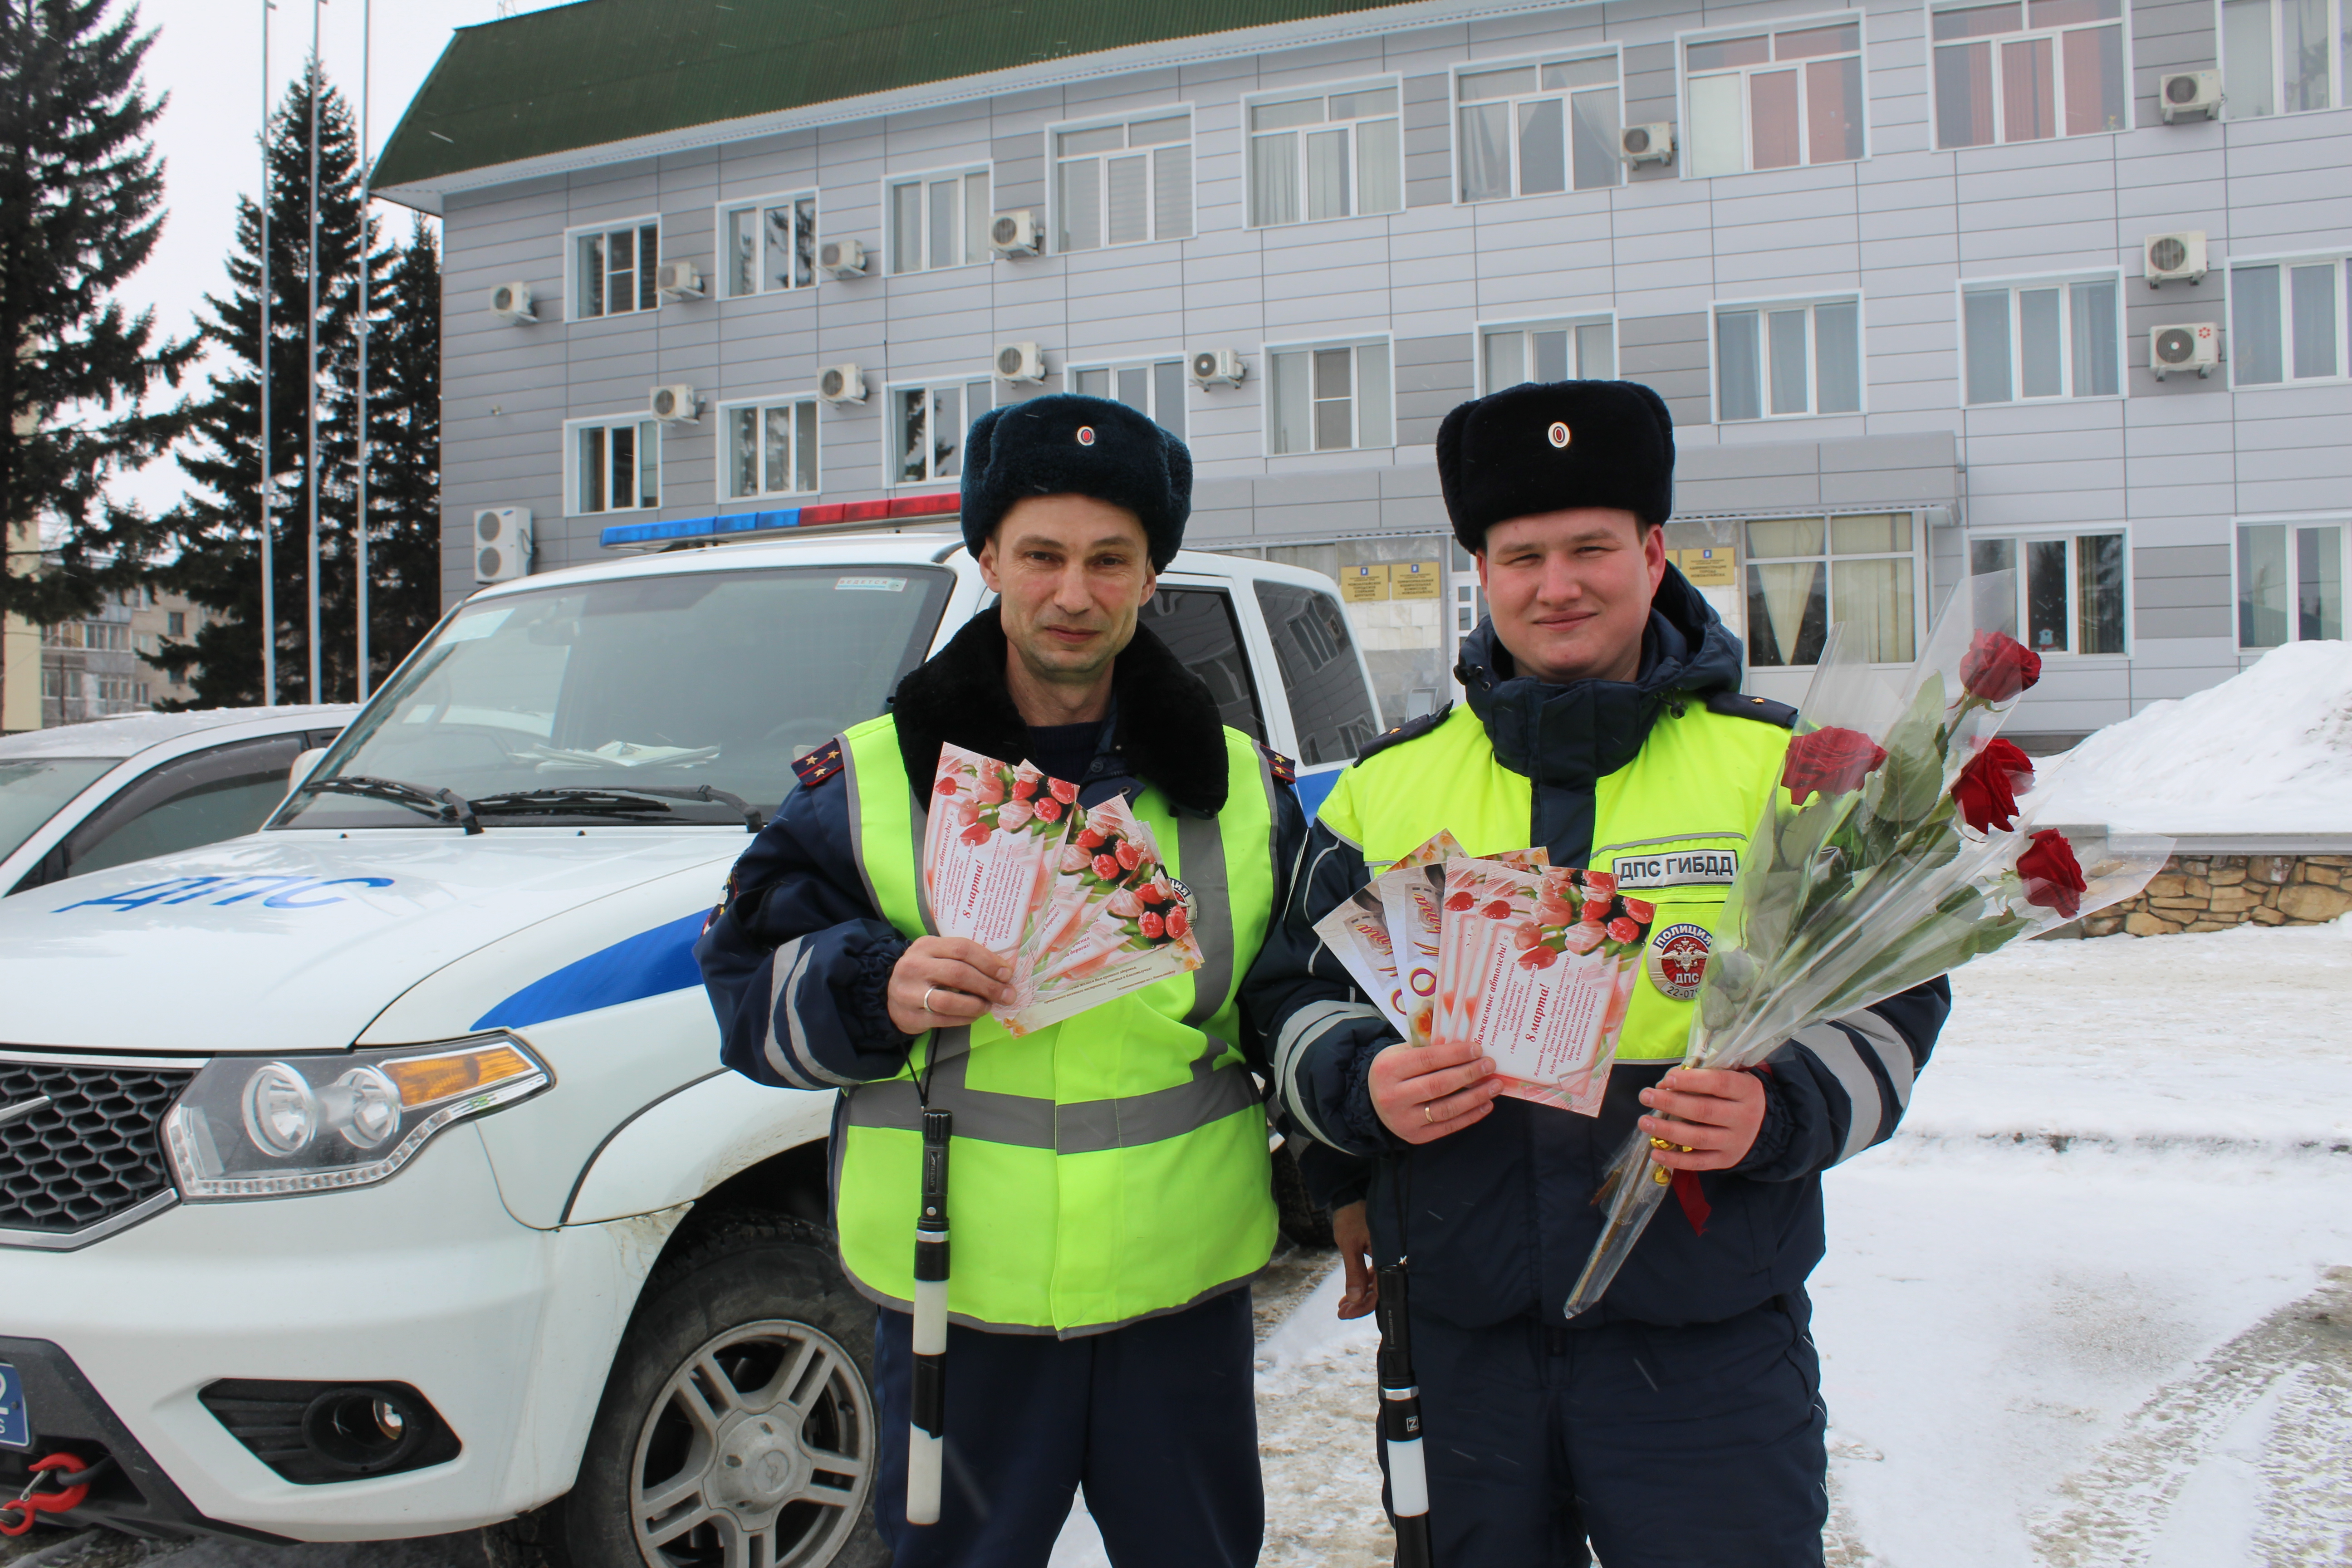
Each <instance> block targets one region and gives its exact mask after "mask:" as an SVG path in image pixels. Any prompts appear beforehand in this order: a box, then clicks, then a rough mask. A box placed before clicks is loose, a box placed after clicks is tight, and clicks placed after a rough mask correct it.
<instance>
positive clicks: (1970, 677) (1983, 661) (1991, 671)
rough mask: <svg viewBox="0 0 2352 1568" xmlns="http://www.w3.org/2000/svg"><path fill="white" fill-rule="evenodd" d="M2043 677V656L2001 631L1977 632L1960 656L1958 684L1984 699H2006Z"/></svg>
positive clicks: (1972, 694) (1988, 700)
mask: <svg viewBox="0 0 2352 1568" xmlns="http://www.w3.org/2000/svg"><path fill="white" fill-rule="evenodd" d="M2039 679H2042V656H2041V655H2040V654H2038V653H2036V652H2034V651H2033V650H2032V648H2030V647H2026V646H2025V645H2024V644H2023V643H2021V642H2020V641H2018V640H2017V639H2016V638H2015V637H2010V636H2007V635H2006V634H2004V633H2001V632H1979V633H1978V634H1977V635H1976V637H1974V638H1972V639H1971V640H1970V641H1969V651H1968V654H1967V656H1966V657H1965V658H1962V659H1961V660H1960V684H1961V685H1962V686H1965V687H1967V688H1968V690H1969V696H1971V697H1974V698H1978V699H1979V700H1983V701H1986V702H2006V701H2008V700H2010V699H2011V698H2012V697H2014V696H2016V695H2017V694H2018V693H2019V692H2021V691H2022V690H2024V689H2026V688H2027V687H2029V686H2031V685H2032V684H2033V683H2034V682H2035V681H2037V680H2039Z"/></svg>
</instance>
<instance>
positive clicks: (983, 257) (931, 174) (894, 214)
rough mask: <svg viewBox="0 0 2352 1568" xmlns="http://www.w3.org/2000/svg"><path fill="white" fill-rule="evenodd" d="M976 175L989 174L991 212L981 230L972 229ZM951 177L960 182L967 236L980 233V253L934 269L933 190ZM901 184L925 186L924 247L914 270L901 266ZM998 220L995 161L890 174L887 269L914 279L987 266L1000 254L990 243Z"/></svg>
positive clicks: (885, 209) (886, 179)
mask: <svg viewBox="0 0 2352 1568" xmlns="http://www.w3.org/2000/svg"><path fill="white" fill-rule="evenodd" d="M974 174H982V175H985V176H986V177H987V180H988V210H987V211H985V212H983V213H982V214H981V216H980V220H979V222H980V226H979V228H978V229H977V230H975V229H974V228H973V227H972V216H971V212H970V211H968V210H967V209H968V207H969V205H970V204H971V183H970V182H971V176H972V175H974ZM950 177H952V178H953V179H955V180H956V181H957V182H958V184H957V187H956V209H957V213H958V215H959V216H961V218H962V219H963V228H964V237H965V238H966V239H967V240H970V239H971V237H973V235H974V234H975V233H977V234H978V236H979V239H980V244H979V252H980V253H979V254H978V255H976V256H973V255H969V254H968V255H966V256H965V258H964V259H962V260H961V261H951V262H949V263H947V264H946V265H945V266H940V267H934V266H932V265H931V262H930V254H931V203H930V195H929V186H930V185H931V184H934V183H936V182H938V181H940V180H943V179H948V178H950ZM901 185H920V186H923V187H925V190H924V195H923V199H922V201H921V202H920V203H919V207H918V210H919V213H920V214H921V216H922V227H923V240H922V245H921V247H919V258H918V261H917V264H916V265H915V266H912V267H901V266H899V265H898V261H899V257H898V197H897V192H898V187H899V186H901ZM995 219H996V165H995V164H994V163H992V162H989V161H987V160H982V161H980V162H977V163H947V164H942V165H941V166H940V167H939V168H936V169H914V170H908V171H907V172H905V173H901V174H886V175H884V176H883V179H882V250H883V269H884V271H885V272H886V274H887V275H888V276H890V277H893V278H896V277H900V276H907V277H911V276H913V275H914V274H916V273H919V272H952V271H954V270H955V269H956V268H959V267H985V266H987V265H988V264H989V263H990V262H992V261H993V260H995V259H996V252H995V251H994V250H993V249H992V248H991V247H990V246H989V243H988V230H989V226H990V225H991V224H992V223H993V222H994V221H995Z"/></svg>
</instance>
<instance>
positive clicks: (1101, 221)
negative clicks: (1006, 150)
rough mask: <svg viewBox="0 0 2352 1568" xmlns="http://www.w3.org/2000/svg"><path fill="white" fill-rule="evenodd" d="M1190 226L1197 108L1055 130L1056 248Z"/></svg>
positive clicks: (1175, 233) (1134, 240)
mask: <svg viewBox="0 0 2352 1568" xmlns="http://www.w3.org/2000/svg"><path fill="white" fill-rule="evenodd" d="M1190 237H1192V112H1191V111H1190V110H1186V111H1185V112H1183V113H1181V114H1172V115H1171V114H1161V115H1155V116H1152V117H1150V118H1146V119H1141V120H1129V121H1120V122H1119V123H1118V124H1116V125H1093V126H1088V127H1086V128H1085V129H1083V130H1077V131H1056V132H1054V248H1055V249H1056V250H1094V249H1097V248H1099V247H1102V246H1106V245H1139V244H1141V243H1142V242H1143V241H1145V240H1150V239H1187V238H1190Z"/></svg>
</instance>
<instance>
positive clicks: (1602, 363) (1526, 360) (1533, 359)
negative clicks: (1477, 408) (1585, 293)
mask: <svg viewBox="0 0 2352 1568" xmlns="http://www.w3.org/2000/svg"><path fill="white" fill-rule="evenodd" d="M1478 373H1479V374H1480V375H1481V376H1482V377H1483V378H1484V381H1483V384H1482V390H1483V391H1485V392H1490V393H1491V392H1500V391H1502V390H1503V389H1504V388H1505V387H1507V386H1517V385H1518V384H1520V383H1522V382H1528V381H1538V382H1554V381H1609V380H1612V379H1613V378H1614V377H1615V376H1616V374H1617V323H1616V322H1615V321H1613V320H1612V318H1610V317H1607V316H1582V317H1578V318H1574V319H1571V320H1568V321H1515V322H1512V323H1511V324H1510V325H1508V326H1501V327H1481V328H1479V329H1478Z"/></svg>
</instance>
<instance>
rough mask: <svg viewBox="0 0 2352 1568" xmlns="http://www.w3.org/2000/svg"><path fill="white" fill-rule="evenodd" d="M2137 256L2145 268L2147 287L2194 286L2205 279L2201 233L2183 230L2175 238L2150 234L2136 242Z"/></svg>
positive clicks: (2196, 229)
mask: <svg viewBox="0 0 2352 1568" xmlns="http://www.w3.org/2000/svg"><path fill="white" fill-rule="evenodd" d="M2140 253H2141V255H2142V257H2143V258H2145V259H2146V261H2147V286H2148V287H2149V288H2151V289H2153V288H2155V287H2156V286H2157V285H2158V284H2159V283H2194V282H2196V281H2197V280H2198V279H2200V278H2202V277H2204V276H2205V270H2206V268H2205V231H2204V230H2203V229H2201V228H2192V229H2187V230H2184V231H2183V232H2181V233H2179V234H2151V235H2149V236H2148V237H2147V238H2146V239H2143V240H2142V241H2140Z"/></svg>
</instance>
